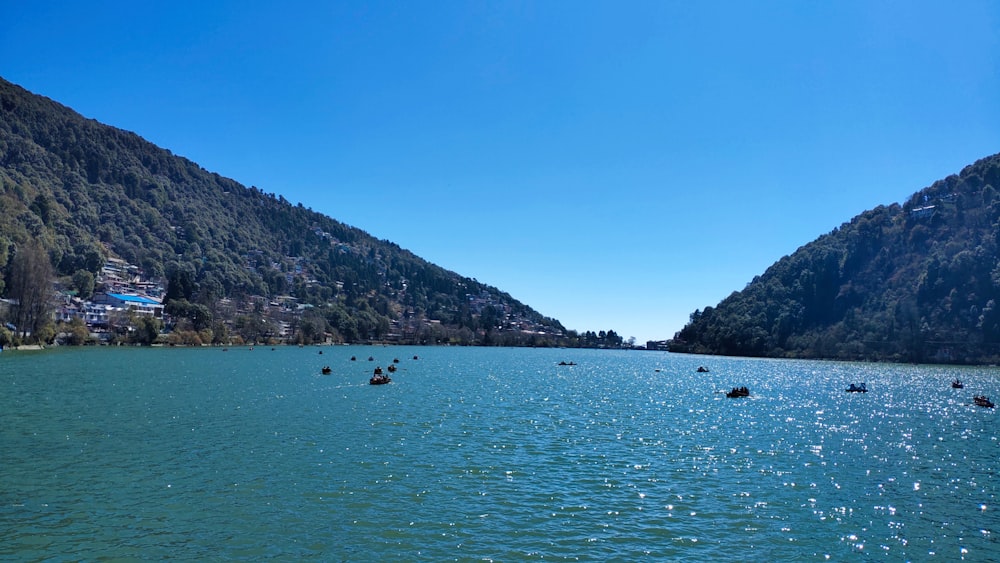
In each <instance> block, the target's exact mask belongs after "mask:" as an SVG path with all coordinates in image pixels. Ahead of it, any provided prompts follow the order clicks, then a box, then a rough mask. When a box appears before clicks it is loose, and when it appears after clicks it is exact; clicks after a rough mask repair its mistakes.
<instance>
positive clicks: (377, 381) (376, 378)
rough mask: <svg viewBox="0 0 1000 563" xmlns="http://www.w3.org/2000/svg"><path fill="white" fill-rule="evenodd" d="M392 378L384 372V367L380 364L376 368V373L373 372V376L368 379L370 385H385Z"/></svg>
mask: <svg viewBox="0 0 1000 563" xmlns="http://www.w3.org/2000/svg"><path fill="white" fill-rule="evenodd" d="M390 381H392V379H390V378H389V376H388V375H386V374H384V373H382V367H381V366H379V367H377V368H375V373H374V374H372V378H371V379H369V380H368V383H369V384H370V385H385V384H386V383H389V382H390Z"/></svg>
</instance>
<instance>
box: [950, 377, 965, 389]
mask: <svg viewBox="0 0 1000 563" xmlns="http://www.w3.org/2000/svg"><path fill="white" fill-rule="evenodd" d="M951 388H952V389H965V384H964V383H962V382H961V381H959V380H957V379H956V380H955V381H952V382H951Z"/></svg>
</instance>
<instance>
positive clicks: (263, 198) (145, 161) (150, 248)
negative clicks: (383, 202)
mask: <svg viewBox="0 0 1000 563" xmlns="http://www.w3.org/2000/svg"><path fill="white" fill-rule="evenodd" d="M29 241H39V242H40V243H41V245H42V247H43V248H44V250H45V251H47V253H48V255H49V258H50V261H51V265H52V268H53V269H54V271H55V274H56V276H57V277H62V278H63V279H64V280H69V279H70V278H71V277H72V276H73V275H74V274H77V273H79V272H81V271H85V272H90V273H92V274H95V273H96V272H97V271H98V270H99V269H100V268H101V266H102V264H103V263H104V262H105V260H106V259H107V258H108V257H109V256H114V257H116V258H121V259H123V260H125V261H126V262H128V263H131V264H135V265H137V266H139V267H140V268H141V270H142V272H143V273H144V275H145V276H146V277H148V278H151V279H157V278H160V279H164V280H165V281H164V285H165V286H166V287H168V289H169V291H168V297H170V298H173V299H176V300H179V301H180V300H183V301H186V302H187V303H190V304H201V305H203V306H205V307H207V308H209V309H210V310H211V311H213V312H216V314H218V313H217V311H218V309H217V308H216V307H215V305H216V304H217V303H218V302H219V301H220V299H222V298H228V299H231V300H237V301H246V300H251V301H252V299H253V298H255V297H256V298H258V299H259V298H261V297H263V298H264V299H273V298H275V297H276V296H282V295H284V296H292V297H294V298H295V299H296V302H297V303H300V304H311V305H313V306H314V308H312V309H311V311H312V312H311V315H312V318H311V319H307V320H310V322H319V323H320V324H321V325H323V326H319V327H314V329H313V330H311V331H310V333H311V335H313V336H315V334H316V333H317V329H323V330H325V331H326V332H327V333H328V334H332V335H333V337H334V339H336V340H342V341H348V342H353V341H367V340H373V339H374V340H378V339H384V338H385V337H386V336H387V335H389V334H390V333H392V332H393V331H395V332H405V333H406V334H404V335H403V336H404V337H405V338H408V339H409V340H412V341H422V342H425V341H427V340H428V339H429V338H430V339H431V340H433V341H460V342H462V343H477V344H483V343H502V344H559V345H571V346H572V345H576V344H579V341H580V340H581V339H582V338H581V337H579V336H578V335H576V334H575V333H572V332H570V333H569V334H567V333H566V331H565V330H564V329H563V327H562V326H561V325H560V323H559V322H558V321H556V320H554V319H550V318H546V317H543V316H542V315H541V314H539V313H538V312H536V311H534V310H533V309H531V308H530V307H528V306H526V305H524V304H522V303H520V302H518V301H517V300H515V299H513V298H512V297H511V296H510V295H508V294H506V293H504V292H502V291H500V290H498V289H497V288H494V287H490V286H488V285H485V284H482V283H479V282H477V281H476V280H473V279H469V278H466V277H463V276H460V275H458V274H456V273H454V272H451V271H447V270H445V269H443V268H440V267H438V266H435V265H434V264H431V263H428V262H426V261H425V260H422V259H420V258H419V257H417V256H415V255H413V254H412V253H410V252H408V251H406V250H403V249H402V248H400V247H399V246H397V245H396V244H393V243H391V242H388V241H381V240H377V239H375V238H373V237H372V236H370V235H368V234H367V233H365V232H363V231H361V230H359V229H356V228H352V227H350V226H347V225H344V224H342V223H340V222H338V221H336V220H334V219H332V218H330V217H326V216H324V215H321V214H319V213H316V212H313V211H312V210H310V209H307V208H304V207H303V206H302V205H301V204H298V205H292V204H291V203H289V202H288V201H286V200H285V198H284V197H282V196H280V195H275V194H269V193H264V192H263V191H262V190H260V189H257V188H255V187H250V188H247V187H244V186H242V185H240V184H239V183H237V182H235V181H233V180H230V179H227V178H223V177H221V176H219V175H217V174H213V173H211V172H208V171H207V170H205V169H204V168H202V167H200V166H199V165H197V164H195V163H194V162H191V161H190V160H187V159H185V158H182V157H179V156H175V155H173V154H171V153H170V152H169V151H167V150H164V149H161V148H159V147H157V146H154V145H153V144H152V143H149V142H147V141H145V140H144V139H142V138H140V137H139V136H138V135H135V134H133V133H130V132H127V131H122V130H120V129H116V128H114V127H109V126H106V125H103V124H101V123H98V122H96V121H94V120H90V119H86V118H84V117H82V116H81V115H79V114H77V113H76V112H74V111H72V110H71V109H69V108H66V107H64V106H62V105H60V104H58V103H55V102H53V101H52V100H49V99H47V98H44V97H41V96H37V95H34V94H32V93H30V92H28V91H26V90H24V89H23V88H21V87H19V86H16V85H14V84H12V83H10V82H7V81H5V80H3V79H0V271H2V272H4V274H5V278H7V277H9V273H10V272H9V267H10V264H11V261H12V259H13V257H14V256H15V255H16V253H17V251H18V249H21V248H25V246H26V244H27V243H28V242H29ZM0 287H2V286H0ZM7 289H9V285H8V287H7ZM175 310H177V309H176V308H175ZM181 313H183V310H181ZM307 316H308V315H307ZM216 320H218V319H216ZM323 330H319V333H322V332H323ZM430 332H433V333H434V334H429V333H430ZM418 333H419V334H418ZM612 334H613V332H612ZM397 336H399V335H397Z"/></svg>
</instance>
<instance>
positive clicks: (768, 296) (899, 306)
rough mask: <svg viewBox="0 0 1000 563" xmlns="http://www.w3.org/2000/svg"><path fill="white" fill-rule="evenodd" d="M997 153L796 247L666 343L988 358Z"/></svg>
mask: <svg viewBox="0 0 1000 563" xmlns="http://www.w3.org/2000/svg"><path fill="white" fill-rule="evenodd" d="M998 188H1000V155H994V156H991V157H988V158H984V159H982V160H980V161H978V162H976V163H975V164H972V165H970V166H968V167H966V168H965V169H964V170H962V171H961V173H960V174H958V175H953V176H949V177H948V178H945V179H943V180H940V181H937V182H935V183H934V184H933V185H931V186H930V187H928V188H925V189H923V190H921V191H919V192H917V193H916V194H914V195H913V196H912V197H910V198H909V200H908V201H907V202H906V203H905V204H904V205H902V206H900V205H898V204H893V205H889V206H885V207H878V208H876V209H873V210H871V211H867V212H865V213H862V214H861V215H859V216H857V217H855V218H854V219H853V220H851V221H850V222H849V223H844V224H843V225H841V227H840V228H838V229H835V230H834V231H833V232H831V233H829V234H826V235H823V236H821V237H819V238H818V239H816V240H815V241H813V242H812V243H810V244H808V245H806V246H803V247H802V248H799V249H798V250H797V251H796V252H795V253H793V254H792V255H791V256H786V257H784V258H782V259H781V260H779V261H778V262H777V263H776V264H774V265H773V266H771V267H770V268H768V269H767V271H766V272H764V274H763V275H761V276H758V277H756V278H754V280H753V281H752V282H750V283H749V284H748V285H747V286H746V288H745V289H743V291H739V292H735V293H733V294H732V295H730V296H729V297H727V298H726V299H724V300H723V301H722V302H721V303H719V304H718V305H717V306H716V307H706V308H705V309H704V310H703V311H702V310H699V311H695V312H694V313H693V314H692V315H691V320H690V322H689V323H688V324H687V325H686V326H685V327H684V328H683V329H682V330H681V331H680V332H678V333H677V334H676V335H675V337H674V339H673V340H672V341H671V343H670V344H671V345H670V349H671V350H673V351H681V352H694V353H711V354H724V355H740V356H772V357H800V358H834V359H852V360H853V359H866V360H894V361H913V362H948V363H981V362H991V363H992V362H997V361H998V360H1000V303H998V300H1000V260H998V244H1000V194H998Z"/></svg>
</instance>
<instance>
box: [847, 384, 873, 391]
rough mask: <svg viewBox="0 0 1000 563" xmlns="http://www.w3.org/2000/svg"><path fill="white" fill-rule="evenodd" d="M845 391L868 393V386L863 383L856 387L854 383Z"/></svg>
mask: <svg viewBox="0 0 1000 563" xmlns="http://www.w3.org/2000/svg"><path fill="white" fill-rule="evenodd" d="M844 391H847V392H848V393H867V392H868V386H867V385H865V384H864V383H862V384H861V385H855V384H853V383H852V384H851V386H850V387H848V388H847V389H844Z"/></svg>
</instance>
